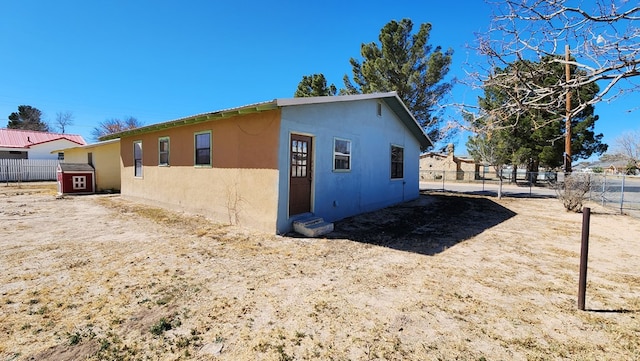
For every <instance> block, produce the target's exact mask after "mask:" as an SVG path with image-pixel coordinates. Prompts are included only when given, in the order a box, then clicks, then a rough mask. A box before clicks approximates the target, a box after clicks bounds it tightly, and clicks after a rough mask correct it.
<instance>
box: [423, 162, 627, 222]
mask: <svg viewBox="0 0 640 361" xmlns="http://www.w3.org/2000/svg"><path fill="white" fill-rule="evenodd" d="M583 175H586V176H587V179H588V180H589V183H590V188H589V192H588V193H587V194H586V195H585V196H586V197H587V199H588V200H589V201H592V202H597V203H599V204H601V205H603V206H605V207H608V208H613V209H617V210H619V211H620V213H625V214H631V215H634V216H640V176H629V175H612V174H603V173H583ZM563 184H564V173H556V172H526V171H518V172H516V174H515V175H514V173H513V172H512V171H511V170H510V169H502V170H499V171H498V172H496V171H494V170H493V169H491V171H489V170H487V169H486V168H485V169H484V170H483V169H482V168H481V169H480V171H478V172H462V171H434V170H429V171H420V188H421V190H430V191H448V192H460V193H470V194H484V195H492V196H498V197H532V198H534V197H535V198H555V197H557V195H558V193H557V191H556V189H558V187H562V186H563Z"/></svg>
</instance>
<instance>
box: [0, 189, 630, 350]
mask: <svg viewBox="0 0 640 361" xmlns="http://www.w3.org/2000/svg"><path fill="white" fill-rule="evenodd" d="M5 199H10V200H11V203H7V204H8V205H10V206H9V207H6V208H3V210H2V212H0V220H1V221H2V226H1V227H2V230H3V236H2V238H1V239H0V243H1V244H0V249H1V251H0V263H1V264H2V265H3V268H5V269H6V272H3V274H2V275H0V334H2V335H3V337H1V338H0V360H45V359H46V360H68V359H88V360H102V359H109V360H143V359H152V360H156V359H157V360H178V359H184V360H186V359H199V360H209V359H211V360H213V359H216V360H218V359H220V360H315V359H322V360H453V359H458V360H482V359H485V360H497V359H503V360H506V359H509V360H548V359H559V360H563V359H564V360H594V359H598V360H621V359H638V358H640V341H639V339H638V335H639V334H640V323H639V322H638V319H637V317H638V313H639V312H640V281H639V278H638V273H637V270H638V269H639V268H638V266H640V261H639V260H638V259H639V257H637V255H638V254H640V245H638V244H637V239H636V237H632V236H624V235H622V234H620V235H618V234H617V233H615V230H616V229H624V230H625V231H626V232H627V233H628V232H632V234H637V233H634V232H638V231H640V222H638V220H634V219H631V218H626V217H621V216H612V215H608V214H596V216H595V217H594V219H593V221H592V222H593V223H592V232H593V234H592V243H593V251H592V254H593V257H592V260H591V262H592V263H591V264H590V272H591V273H590V278H589V282H590V283H589V287H588V302H587V304H588V307H589V308H590V309H592V311H590V312H582V311H578V310H576V295H575V294H576V288H577V265H578V263H577V262H578V260H577V255H578V254H579V239H580V236H579V232H580V224H579V220H580V217H581V216H580V215H575V214H570V213H565V212H564V211H562V205H561V204H559V203H558V202H557V201H554V200H509V199H507V200H503V201H501V203H500V206H501V207H504V208H506V209H509V210H511V211H512V213H513V214H515V215H514V216H512V217H510V218H506V217H505V218H503V220H502V221H501V222H500V223H498V224H495V222H493V223H490V224H491V227H489V228H486V229H484V230H482V231H480V230H481V229H480V228H478V232H474V234H471V235H470V234H469V233H468V232H463V233H460V234H458V233H455V232H453V230H447V229H441V230H440V231H439V232H440V233H437V234H440V236H439V237H449V238H447V239H444V238H442V239H441V240H440V241H442V242H443V243H444V244H446V245H447V246H446V247H439V248H438V247H432V246H431V245H432V244H433V243H434V242H436V243H437V242H440V241H438V240H433V239H429V240H428V242H427V241H425V248H424V250H427V251H425V252H422V251H421V249H420V248H411V247H410V246H408V245H407V242H409V241H406V240H405V241H402V242H400V240H397V242H395V243H394V241H393V240H383V239H381V238H380V235H379V233H380V232H377V233H378V236H376V237H375V239H374V240H372V241H371V242H368V241H367V240H366V237H364V236H362V233H358V234H354V235H356V236H358V237H353V238H354V239H357V240H358V241H353V240H349V239H346V238H345V237H343V238H337V239H313V240H310V239H304V238H289V237H279V236H270V235H264V234H255V233H251V232H248V231H245V230H242V229H238V228H235V227H232V226H225V225H219V224H213V223H210V222H208V221H207V220H205V219H203V218H202V217H198V216H192V215H186V214H181V213H176V212H171V211H167V210H162V209H157V208H153V207H148V206H143V205H139V204H134V203H131V202H127V201H125V200H123V199H121V198H120V197H117V196H93V197H71V198H68V199H60V200H55V199H54V198H53V197H52V196H47V195H44V196H43V195H36V194H31V195H27V194H23V195H12V196H7V198H5ZM438 199H439V198H438ZM447 201H449V202H450V203H449V204H458V205H460V204H461V203H459V202H460V201H461V200H455V199H448V198H446V197H444V198H442V199H440V200H438V202H447ZM456 202H458V203H456ZM22 204H25V205H28V206H21V205H22ZM425 204H427V205H428V206H429V207H431V208H433V209H439V210H440V213H442V212H443V210H444V208H442V207H444V206H445V205H446V204H440V203H438V204H435V203H433V202H432V203H429V202H427V203H425ZM423 206H424V205H423ZM484 206H486V204H485V205H484ZM484 206H483V207H484ZM23 208H28V209H29V212H28V213H21V212H20V210H21V209H23ZM471 208H473V207H471ZM471 208H468V209H471ZM465 209H467V208H465ZM52 212H61V213H63V214H64V215H65V216H64V219H63V217H58V218H57V217H52V215H53V214H54V213H52ZM403 212H408V213H403ZM424 212H426V213H424ZM424 212H423V211H422V210H419V209H413V208H410V207H405V208H402V209H392V210H388V211H387V213H378V214H377V215H373V214H370V215H366V216H365V217H363V218H362V219H363V220H366V222H373V223H375V219H376V218H377V217H382V218H388V217H389V215H390V214H393V215H395V216H397V217H406V215H407V214H409V215H413V216H417V215H419V217H429V212H428V210H426V211H424ZM465 212H477V213H474V214H475V217H476V218H474V219H476V223H478V224H476V225H479V223H482V222H479V221H478V220H482V219H483V218H482V212H485V213H486V208H482V209H481V208H477V209H474V210H471V211H465V210H461V209H458V210H451V212H450V214H449V215H448V216H447V217H455V216H454V214H459V216H460V217H471V214H469V213H465ZM553 212H556V213H553ZM485 216H486V215H485ZM478 217H480V218H478ZM431 219H438V218H437V217H436V216H435V215H433V216H432V218H431ZM576 222H578V223H576ZM366 224H368V225H369V227H371V224H372V223H366ZM346 225H347V224H346V223H345V226H346ZM612 225H615V226H616V227H612V228H611V229H607V228H606V227H607V226H612ZM340 227H341V225H340V224H339V225H338V228H340ZM346 228H350V229H355V230H360V229H362V228H359V227H357V224H354V223H349V224H348V227H346ZM427 228H428V227H425V229H427ZM440 228H446V225H441V226H440ZM453 228H455V227H453ZM343 232H346V231H343ZM356 232H359V231H356ZM343 235H346V233H344V234H343ZM414 236H415V235H412V236H411V237H414ZM422 237H426V235H423V236H422ZM625 237H626V238H625ZM417 239H419V237H418V238H416V239H413V240H412V241H411V242H414V244H415V242H417V241H416V240H417ZM380 243H383V244H385V246H380V245H378V244H380ZM622 246H624V249H622ZM402 249H412V251H406V250H402ZM433 249H440V251H437V252H432V250H433ZM442 249H444V251H442ZM634 252H635V253H634ZM629 253H631V254H635V255H636V257H629V258H627V259H625V262H624V264H620V263H618V262H616V261H615V260H616V259H618V258H619V257H622V255H624V254H629Z"/></svg>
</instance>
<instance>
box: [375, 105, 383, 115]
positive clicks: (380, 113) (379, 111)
mask: <svg viewBox="0 0 640 361" xmlns="http://www.w3.org/2000/svg"><path fill="white" fill-rule="evenodd" d="M376 114H377V115H378V116H379V117H381V116H382V103H378V104H377V107H376Z"/></svg>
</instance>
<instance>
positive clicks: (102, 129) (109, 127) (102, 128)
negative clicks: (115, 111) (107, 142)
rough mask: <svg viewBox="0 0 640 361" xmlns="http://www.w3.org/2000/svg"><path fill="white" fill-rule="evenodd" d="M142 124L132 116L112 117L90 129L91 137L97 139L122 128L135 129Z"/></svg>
mask: <svg viewBox="0 0 640 361" xmlns="http://www.w3.org/2000/svg"><path fill="white" fill-rule="evenodd" d="M142 125H143V124H142V122H140V121H139V120H138V119H136V118H134V117H131V116H129V117H125V118H124V119H118V118H112V119H107V120H105V121H103V122H100V123H99V124H98V125H97V126H96V127H94V128H93V130H92V131H91V135H92V136H93V138H94V139H95V140H96V141H98V140H100V138H101V137H104V136H105V135H109V134H113V133H118V132H121V131H123V130H129V129H135V128H139V127H141V126H142Z"/></svg>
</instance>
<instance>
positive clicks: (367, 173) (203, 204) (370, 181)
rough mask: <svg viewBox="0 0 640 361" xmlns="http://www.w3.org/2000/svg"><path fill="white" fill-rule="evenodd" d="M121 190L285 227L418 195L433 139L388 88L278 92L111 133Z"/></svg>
mask: <svg viewBox="0 0 640 361" xmlns="http://www.w3.org/2000/svg"><path fill="white" fill-rule="evenodd" d="M110 138H120V156H121V162H122V168H121V180H122V182H121V194H122V195H123V196H125V197H128V198H132V199H138V200H141V201H145V202H149V203H152V204H156V205H163V206H166V207H170V208H177V209H182V210H187V211H192V212H196V213H199V214H203V215H205V216H207V217H208V218H210V219H213V220H215V221H221V222H225V223H231V224H240V225H242V226H245V227H249V228H253V229H258V230H262V231H266V232H269V233H272V232H276V233H280V234H282V233H286V232H288V231H290V230H291V228H292V222H293V220H294V219H296V218H297V217H298V216H300V215H306V214H309V213H312V214H315V215H317V216H319V217H323V218H324V219H325V220H326V221H329V222H333V221H336V220H339V219H342V218H345V217H349V216H353V215H356V214H359V213H363V212H369V211H373V210H377V209H380V208H384V207H387V206H390V205H393V204H397V203H400V202H403V201H407V200H411V199H415V198H417V197H418V196H419V181H418V157H419V155H420V152H421V151H422V150H424V149H426V148H427V147H429V146H431V141H430V140H429V138H428V137H427V136H426V135H425V133H424V132H423V130H422V128H421V127H420V126H419V124H418V123H417V121H416V120H415V118H414V117H413V116H412V115H411V113H410V112H409V111H408V110H407V108H406V107H405V105H404V104H403V102H402V100H401V99H400V98H399V97H398V96H397V94H396V93H395V92H392V93H381V94H363V95H350V96H327V97H310V98H292V99H275V100H272V101H268V102H263V103H257V104H252V105H247V106H242V107H238V108H233V109H227V110H220V111H216V112H212V113H205V114H199V115H194V116H190V117H186V118H183V119H178V120H174V121H169V122H165V123H160V124H155V125H149V126H145V127H141V128H137V129H132V130H127V131H123V132H120V133H116V134H112V135H109V136H107V137H104V138H103V139H110Z"/></svg>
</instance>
